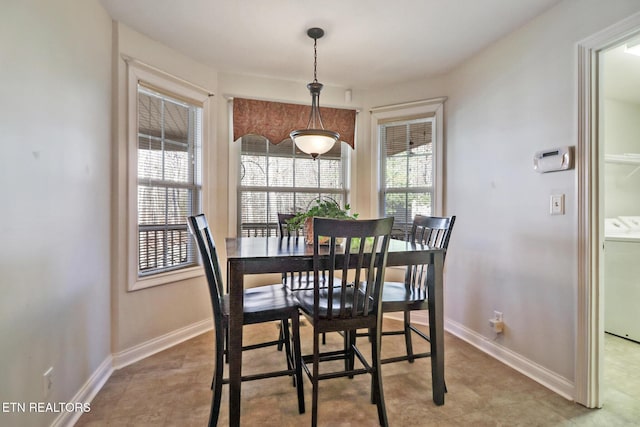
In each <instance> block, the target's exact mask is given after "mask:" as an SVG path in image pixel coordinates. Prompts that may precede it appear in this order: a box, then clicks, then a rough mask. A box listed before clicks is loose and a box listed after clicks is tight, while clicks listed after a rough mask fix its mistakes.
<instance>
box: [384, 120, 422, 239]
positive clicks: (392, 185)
mask: <svg viewBox="0 0 640 427" xmlns="http://www.w3.org/2000/svg"><path fill="white" fill-rule="evenodd" d="M378 130H379V132H380V135H379V137H380V142H381V144H380V145H381V150H382V155H381V159H382V168H381V172H382V191H381V201H380V202H381V203H380V206H381V208H382V212H381V213H382V215H383V216H393V217H395V222H394V228H395V229H397V230H396V231H397V233H398V234H402V235H405V234H406V233H407V231H408V230H409V228H410V225H411V223H412V222H413V217H414V216H415V215H417V214H421V215H431V213H432V198H433V183H434V168H433V161H434V159H433V119H432V118H420V119H412V120H402V121H395V122H392V123H383V124H381V125H379V128H378Z"/></svg>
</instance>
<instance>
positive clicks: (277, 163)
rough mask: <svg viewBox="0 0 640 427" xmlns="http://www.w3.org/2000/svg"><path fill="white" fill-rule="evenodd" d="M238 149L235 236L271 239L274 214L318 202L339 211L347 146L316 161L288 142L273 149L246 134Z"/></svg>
mask: <svg viewBox="0 0 640 427" xmlns="http://www.w3.org/2000/svg"><path fill="white" fill-rule="evenodd" d="M240 144H241V154H240V187H239V191H238V213H239V218H238V230H237V232H238V236H257V235H259V236H274V235H276V234H277V228H278V225H277V224H278V215H277V214H278V213H294V212H298V211H304V210H306V209H307V208H308V207H311V206H312V205H313V201H314V200H316V199H318V198H322V199H327V198H330V199H333V200H335V201H336V202H338V204H340V205H341V206H344V204H345V202H346V200H347V187H346V184H345V182H346V180H345V177H346V162H347V160H346V154H343V150H345V148H344V147H346V144H336V145H334V147H333V148H332V149H331V150H330V151H329V152H328V153H325V154H323V155H322V156H320V157H318V159H317V160H313V159H312V158H311V157H310V156H309V155H308V154H305V153H303V152H301V151H299V150H298V149H296V147H295V145H294V144H293V143H292V142H291V140H290V139H288V140H285V141H283V142H281V143H280V144H277V145H275V144H271V143H269V142H268V141H267V139H266V138H264V137H260V136H255V135H247V136H244V137H242V138H241V141H240ZM343 146H344V147H343Z"/></svg>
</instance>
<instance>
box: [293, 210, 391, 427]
mask: <svg viewBox="0 0 640 427" xmlns="http://www.w3.org/2000/svg"><path fill="white" fill-rule="evenodd" d="M392 226H393V218H383V219H375V220H341V219H329V218H314V220H313V227H314V231H313V234H314V238H313V270H314V276H313V277H314V280H313V289H306V290H300V291H298V292H296V293H295V296H296V298H297V299H298V301H299V303H300V308H301V310H302V313H303V315H304V316H305V317H306V318H307V319H308V321H309V322H310V324H311V326H312V329H313V354H308V355H304V356H303V357H302V359H303V365H302V367H303V368H304V371H305V373H306V374H307V376H308V377H309V379H310V380H311V384H312V410H311V411H312V412H311V424H312V426H316V425H317V423H318V383H319V381H321V380H325V379H331V378H338V377H353V376H354V375H360V374H370V375H371V400H372V403H375V404H377V410H378V421H379V423H380V425H383V426H386V425H388V420H387V414H386V410H385V404H384V393H383V389H382V375H381V371H380V339H381V336H380V331H381V326H382V311H381V308H382V307H381V304H380V297H381V293H382V284H383V282H384V272H385V267H386V263H387V253H388V249H389V240H390V233H391V227H392ZM320 236H326V237H329V238H330V240H329V245H328V247H326V246H325V247H323V246H320V244H319V237H320ZM340 241H341V243H339V242H340ZM324 269H326V270H327V272H328V274H327V282H328V283H327V285H326V286H325V284H324V283H323V282H321V281H320V280H319V278H320V277H321V275H320V272H321V271H322V270H324ZM335 273H340V274H339V275H338V276H339V277H336V274H335ZM354 283H362V290H363V293H362V294H361V293H360V292H359V291H358V290H357V289H356V288H355V286H354V285H353V284H354ZM359 328H367V329H368V330H369V331H370V334H371V340H370V341H371V361H370V362H369V361H367V359H366V358H365V357H364V356H363V354H362V353H361V352H360V351H359V350H358V348H357V346H356V339H355V331H356V330H357V329H359ZM325 332H342V333H343V335H344V344H345V345H344V347H343V348H342V349H340V350H337V351H329V350H327V351H323V352H321V351H320V342H319V337H320V334H323V333H325ZM355 358H357V359H358V361H359V362H360V364H361V365H362V367H356V364H355V362H354V360H355ZM334 360H344V369H343V370H329V369H324V368H323V372H322V373H321V372H320V363H321V362H327V361H334ZM309 365H311V367H309ZM324 366H326V365H324ZM333 367H334V368H335V366H333Z"/></svg>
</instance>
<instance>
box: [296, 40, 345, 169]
mask: <svg viewBox="0 0 640 427" xmlns="http://www.w3.org/2000/svg"><path fill="white" fill-rule="evenodd" d="M307 35H308V36H309V37H311V38H312V39H313V53H314V55H313V82H312V83H309V84H308V85H307V89H309V92H310V93H311V114H310V115H309V122H308V123H307V128H306V129H297V130H294V131H292V132H291V134H290V135H289V136H290V137H291V139H292V140H293V142H294V143H295V144H296V146H297V147H298V148H299V149H300V150H301V151H302V152H304V153H307V154H309V155H311V157H313V159H314V160H315V159H316V157H318V156H319V155H320V154H324V153H326V152H327V151H329V150H331V147H333V145H334V144H335V142H336V141H338V139H339V138H340V134H339V133H338V132H334V131H331V130H326V129H325V128H324V126H323V124H322V117H320V91H321V90H322V83H319V82H318V79H317V62H318V61H317V57H318V55H317V42H318V39H319V38H321V37H322V36H324V30H323V29H322V28H310V29H309V30H307Z"/></svg>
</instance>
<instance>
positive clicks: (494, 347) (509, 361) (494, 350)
mask: <svg viewBox="0 0 640 427" xmlns="http://www.w3.org/2000/svg"><path fill="white" fill-rule="evenodd" d="M444 326H445V330H446V331H447V332H449V333H450V334H452V335H455V336H456V337H458V338H460V339H461V340H463V341H465V342H467V343H469V344H471V345H472V346H474V347H476V348H477V349H479V350H480V351H482V352H484V353H486V354H488V355H489V356H492V357H493V358H495V359H497V360H499V361H500V362H502V363H504V364H505V365H507V366H509V367H511V368H513V369H515V370H516V371H518V372H520V373H521V374H523V375H526V376H527V377H529V378H531V379H532V380H534V381H536V382H538V383H540V384H542V385H543V386H545V387H547V388H548V389H549V390H551V391H553V392H555V393H557V394H559V395H560V396H562V397H564V398H565V399H568V400H574V396H575V384H574V383H572V382H571V381H569V380H567V379H566V378H564V377H562V376H560V375H558V374H556V373H555V372H552V371H550V370H548V369H547V368H545V367H543V366H540V365H538V364H537V363H535V362H533V361H531V360H529V359H527V358H525V357H522V356H521V355H520V354H518V353H515V352H513V351H511V350H509V349H508V348H506V347H503V346H501V345H499V344H497V343H495V342H493V341H490V340H488V339H487V338H486V337H484V336H482V335H480V334H478V333H477V332H475V331H472V330H471V329H468V328H466V327H465V326H463V325H461V324H460V323H457V322H454V321H453V320H450V319H445V322H444Z"/></svg>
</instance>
